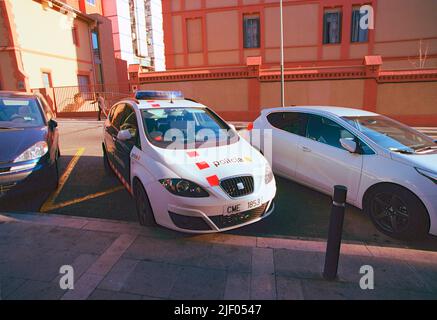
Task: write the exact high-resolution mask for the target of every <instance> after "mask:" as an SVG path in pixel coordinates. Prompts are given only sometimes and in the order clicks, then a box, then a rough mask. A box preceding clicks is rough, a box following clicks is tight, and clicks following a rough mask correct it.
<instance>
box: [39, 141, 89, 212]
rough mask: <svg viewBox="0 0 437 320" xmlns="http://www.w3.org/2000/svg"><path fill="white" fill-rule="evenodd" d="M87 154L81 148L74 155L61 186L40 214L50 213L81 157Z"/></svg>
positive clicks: (62, 178)
mask: <svg viewBox="0 0 437 320" xmlns="http://www.w3.org/2000/svg"><path fill="white" fill-rule="evenodd" d="M84 152H85V148H79V149H78V150H77V152H76V154H75V155H74V157H73V159H71V161H70V163H69V164H68V166H67V169H66V170H65V172H64V174H63V175H62V177H61V178H60V179H59V185H58V187H57V188H56V190H55V191H54V192H53V193H52V194H51V195H50V197H49V198H48V199H47V200H46V202H44V204H43V205H42V207H41V209H40V212H41V213H46V212H47V211H50V210H51V208H52V207H53V206H54V203H55V200H56V198H57V197H58V196H59V194H60V193H61V191H62V189H63V188H64V185H65V183H66V182H67V180H68V178H69V177H70V175H71V173H72V172H73V169H74V167H75V166H76V164H77V162H78V161H79V159H80V157H81V156H82V155H83V153H84Z"/></svg>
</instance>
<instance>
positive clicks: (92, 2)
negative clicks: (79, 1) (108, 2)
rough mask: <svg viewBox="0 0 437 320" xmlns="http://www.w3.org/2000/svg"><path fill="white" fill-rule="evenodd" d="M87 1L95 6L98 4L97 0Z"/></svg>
mask: <svg viewBox="0 0 437 320" xmlns="http://www.w3.org/2000/svg"><path fill="white" fill-rule="evenodd" d="M86 3H88V4H90V5H92V6H95V5H96V0H86Z"/></svg>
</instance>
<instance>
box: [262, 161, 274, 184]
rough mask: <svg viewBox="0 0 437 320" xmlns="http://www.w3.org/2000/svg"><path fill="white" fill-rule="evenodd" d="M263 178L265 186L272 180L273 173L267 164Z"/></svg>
mask: <svg viewBox="0 0 437 320" xmlns="http://www.w3.org/2000/svg"><path fill="white" fill-rule="evenodd" d="M264 177H265V182H266V184H269V183H270V182H272V180H273V171H272V168H270V166H269V165H268V164H267V165H266V174H265V176H264Z"/></svg>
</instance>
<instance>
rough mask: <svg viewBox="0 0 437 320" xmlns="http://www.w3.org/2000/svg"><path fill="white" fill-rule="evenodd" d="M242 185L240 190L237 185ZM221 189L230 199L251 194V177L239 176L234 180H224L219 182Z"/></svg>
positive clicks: (252, 186)
mask: <svg viewBox="0 0 437 320" xmlns="http://www.w3.org/2000/svg"><path fill="white" fill-rule="evenodd" d="M239 184H242V185H243V187H244V188H243V189H241V190H240V188H238V185H239ZM220 186H221V187H222V189H223V190H224V191H225V192H226V193H227V194H228V195H230V196H231V197H232V198H238V197H242V196H245V195H248V194H251V193H252V192H253V188H254V184H253V177H252V176H241V177H235V178H229V179H224V180H222V181H220Z"/></svg>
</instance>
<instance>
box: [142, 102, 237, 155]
mask: <svg viewBox="0 0 437 320" xmlns="http://www.w3.org/2000/svg"><path fill="white" fill-rule="evenodd" d="M142 118H143V122H144V128H145V131H146V136H147V138H148V139H149V141H150V142H151V143H152V144H153V145H155V146H157V147H161V148H171V149H187V148H192V147H196V148H202V147H214V146H218V145H226V144H231V143H235V142H237V141H238V139H239V137H238V135H237V134H236V133H235V132H234V131H233V130H231V129H230V127H229V126H228V125H227V124H226V122H224V121H223V120H221V119H220V118H219V117H218V116H217V115H216V114H214V113H213V112H212V111H210V110H208V109H207V108H162V109H146V110H142Z"/></svg>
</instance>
